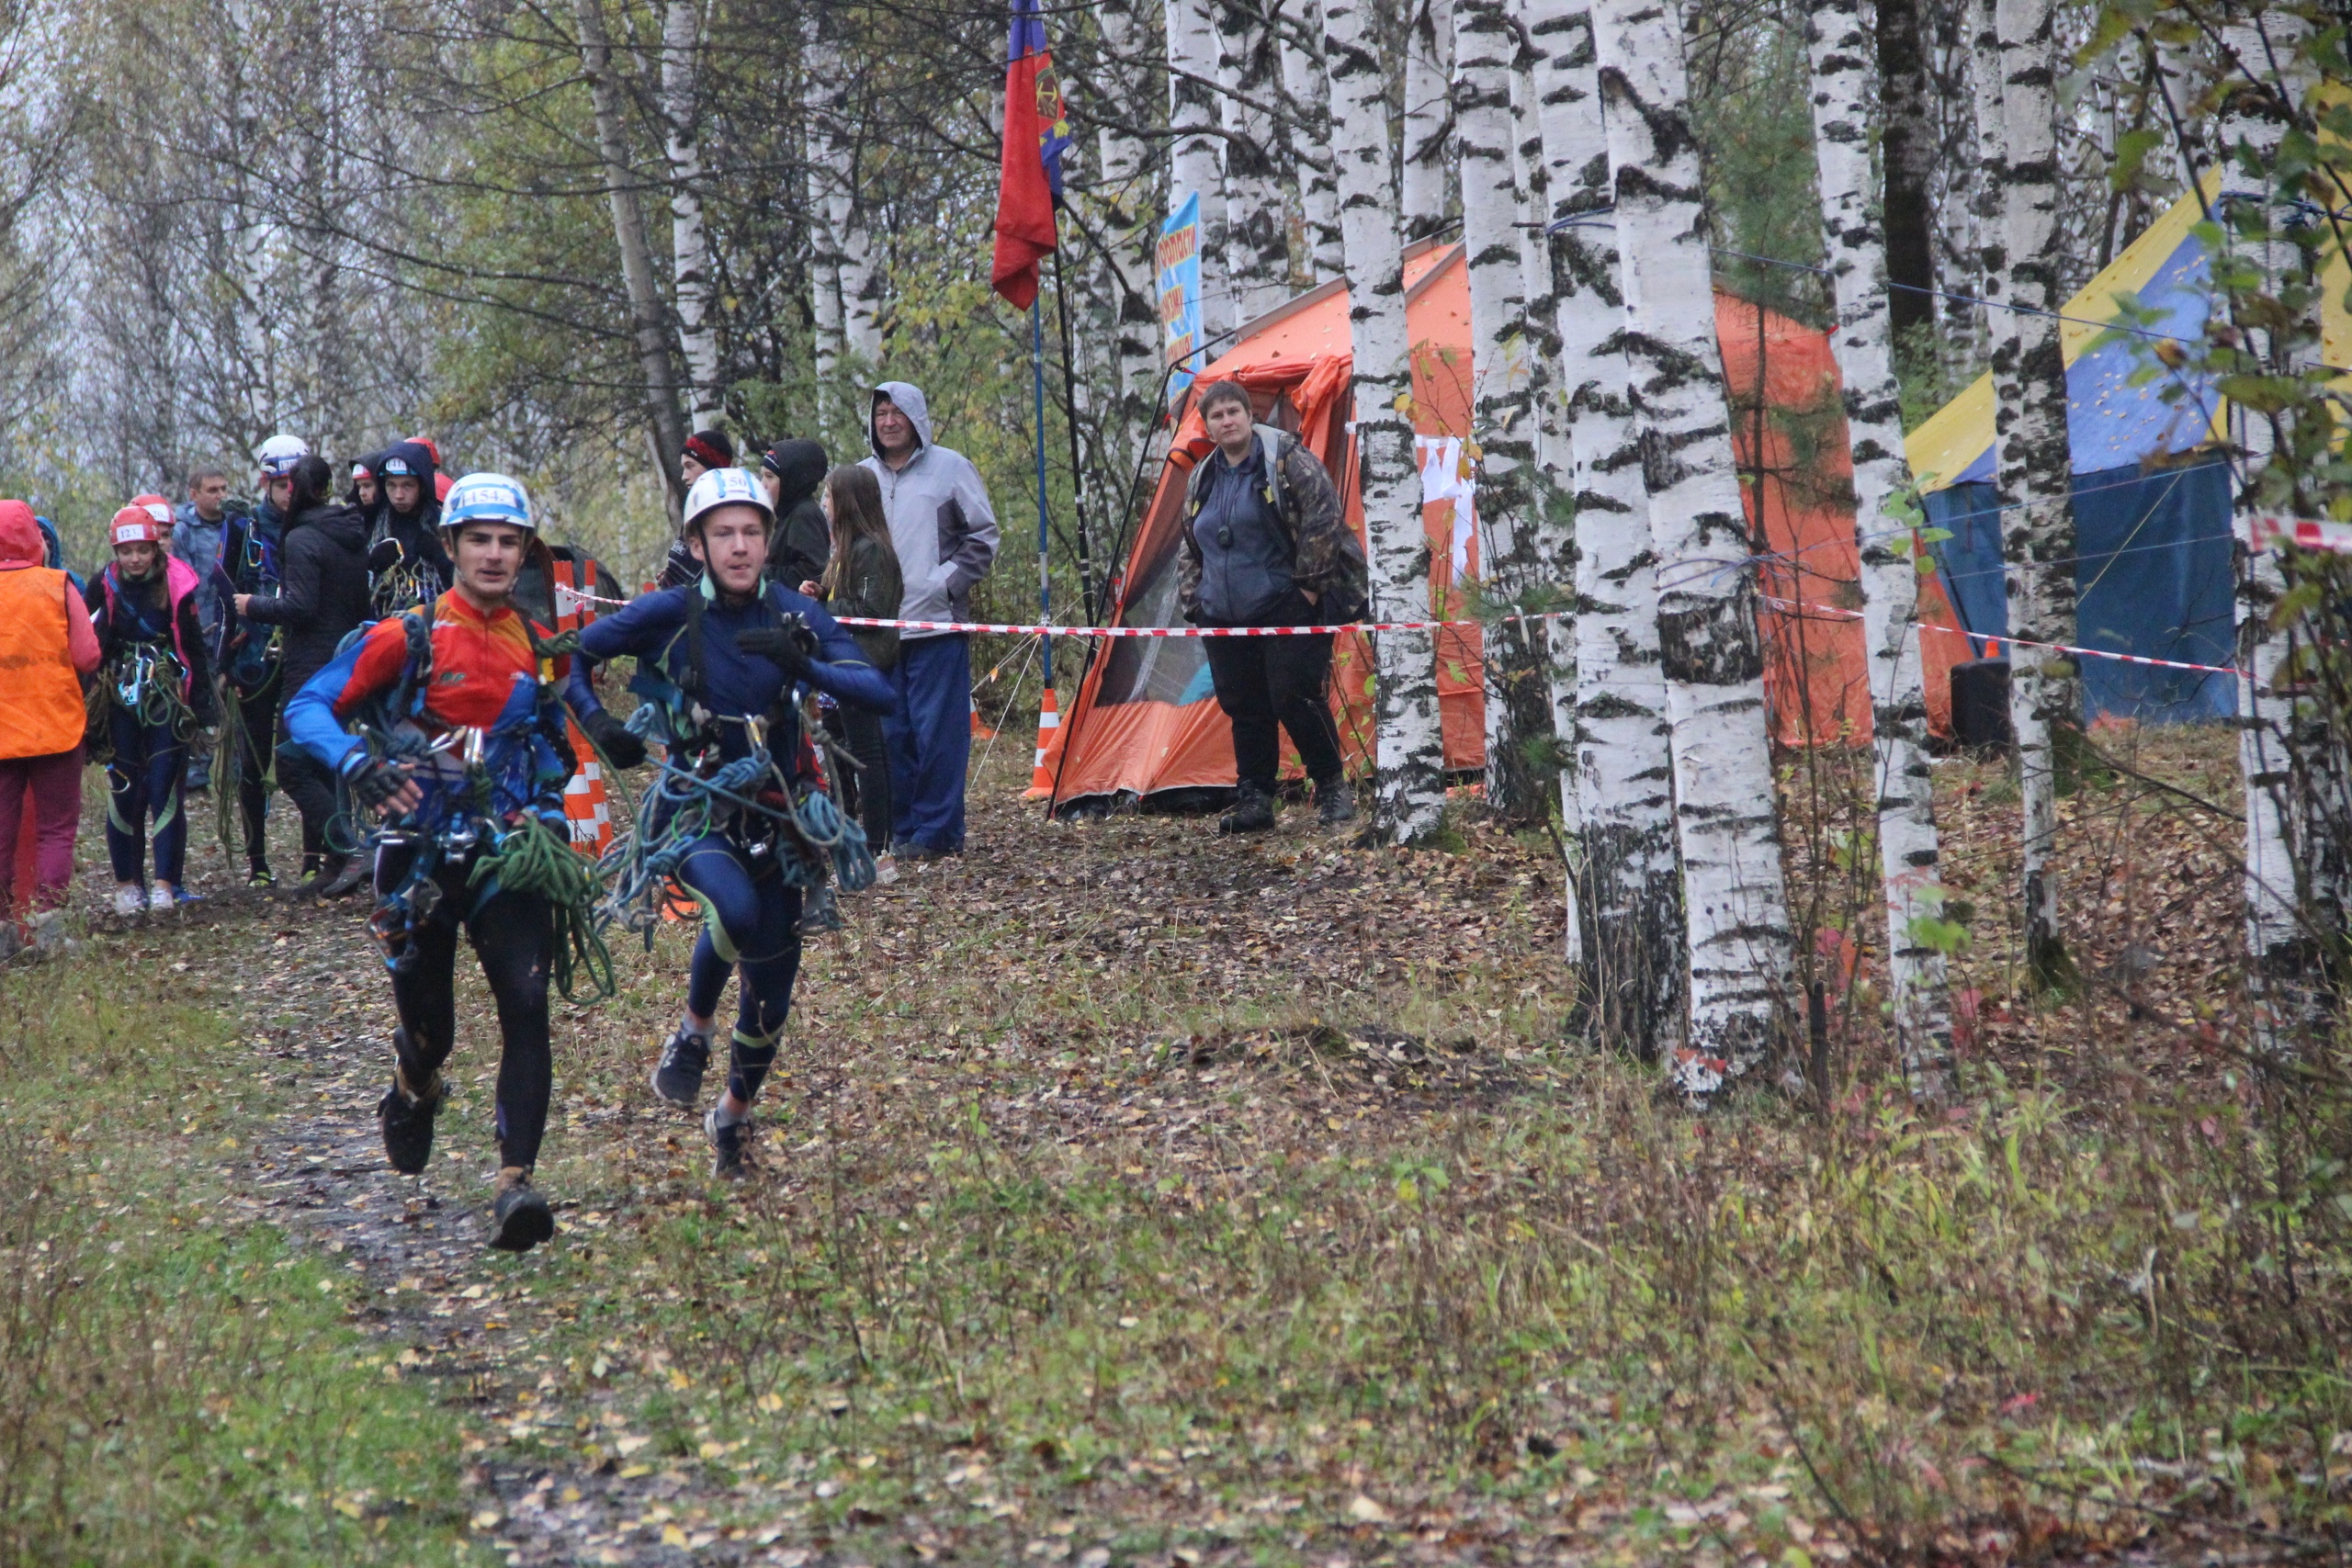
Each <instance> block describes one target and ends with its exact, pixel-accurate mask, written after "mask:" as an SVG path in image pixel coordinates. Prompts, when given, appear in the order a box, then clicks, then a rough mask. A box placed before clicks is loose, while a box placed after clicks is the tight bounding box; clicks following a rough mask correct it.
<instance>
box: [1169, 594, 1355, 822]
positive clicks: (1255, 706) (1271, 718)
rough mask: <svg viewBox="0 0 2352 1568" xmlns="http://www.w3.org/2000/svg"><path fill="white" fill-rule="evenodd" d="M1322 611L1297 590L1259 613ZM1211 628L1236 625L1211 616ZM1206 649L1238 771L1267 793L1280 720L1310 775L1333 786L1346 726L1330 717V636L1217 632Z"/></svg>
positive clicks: (1304, 621)
mask: <svg viewBox="0 0 2352 1568" xmlns="http://www.w3.org/2000/svg"><path fill="white" fill-rule="evenodd" d="M1316 620H1317V616H1316V614H1315V607H1314V606H1313V605H1312V604H1308V603H1307V602H1306V599H1305V598H1304V597H1302V596H1301V595H1300V594H1299V593H1298V592H1297V591H1296V590H1293V591H1292V592H1290V593H1289V594H1287V595H1286V596H1284V597H1283V600H1282V601H1281V602H1280V603H1279V604H1276V605H1275V606H1274V607H1273V608H1272V609H1271V610H1269V611H1267V612H1266V613H1265V614H1264V615H1261V616H1259V617H1258V618H1257V619H1256V620H1255V621H1253V622H1251V623H1250V624H1251V625H1254V626H1313V625H1315V624H1316ZM1205 624H1206V625H1209V626H1231V625H1234V624H1235V623H1233V622H1230V621H1209V622H1206V623H1205ZM1201 647H1202V648H1203V649H1204V650H1205V651H1206V652H1207V654H1208V660H1209V679H1210V681H1211V682H1214V683H1215V685H1216V705H1217V706H1219V707H1221V708H1223V709H1224V710H1225V716H1226V717H1227V719H1229V720H1231V721H1232V724H1233V762H1234V771H1235V773H1238V775H1239V780H1240V782H1241V783H1242V784H1255V785H1257V786H1258V788H1259V789H1261V790H1262V791H1264V792H1265V793H1266V794H1268V795H1272V793H1273V791H1274V774H1275V771H1276V769H1277V768H1278V767H1279V766H1280V765H1281V762H1282V747H1281V743H1280V739H1281V738H1280V737H1279V736H1277V735H1276V734H1275V732H1274V731H1275V728H1276V727H1277V726H1280V727H1281V728H1283V729H1284V730H1287V731H1289V733H1290V743H1291V744H1292V745H1294V746H1295V747H1297V748H1298V755H1299V760H1300V761H1303V762H1305V763H1306V776H1307V777H1308V778H1310V779H1312V780H1314V781H1315V782H1316V783H1317V784H1328V783H1329V782H1330V781H1331V780H1334V779H1336V778H1338V777H1339V776H1340V772H1341V764H1340V731H1339V728H1338V727H1337V726H1336V725H1334V724H1333V723H1332V722H1331V705H1330V701H1329V686H1330V683H1331V634H1330V633H1329V632H1325V633H1322V634H1321V635H1319V636H1316V637H1208V638H1204V640H1203V642H1202V644H1201Z"/></svg>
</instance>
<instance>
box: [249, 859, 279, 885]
mask: <svg viewBox="0 0 2352 1568" xmlns="http://www.w3.org/2000/svg"><path fill="white" fill-rule="evenodd" d="M245 886H248V887H275V886H277V873H276V872H274V871H272V870H270V869H269V863H268V862H267V861H255V862H254V866H253V870H252V871H250V872H248V873H247V874H246V875H245Z"/></svg>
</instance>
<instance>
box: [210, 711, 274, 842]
mask: <svg viewBox="0 0 2352 1568" xmlns="http://www.w3.org/2000/svg"><path fill="white" fill-rule="evenodd" d="M279 691H280V685H279V682H278V678H277V671H271V672H270V676H269V679H268V680H266V681H265V682H262V683H261V687H260V689H259V690H257V691H255V692H253V693H251V694H243V693H238V692H234V691H232V693H231V694H230V695H231V698H232V701H233V702H234V704H235V711H233V712H232V713H231V714H230V716H229V724H230V726H232V727H233V729H232V733H230V734H227V735H224V736H222V737H221V739H220V743H221V744H222V745H224V746H234V747H236V748H237V750H238V753H239V755H238V763H239V772H238V774H237V815H238V817H239V818H241V819H243V823H244V828H245V859H246V860H247V861H248V862H250V863H252V865H253V867H254V870H256V871H258V870H260V869H261V868H262V867H263V866H265V865H266V864H268V863H269V815H268V814H269V777H268V774H269V770H270V763H271V760H272V757H273V755H274V753H275V752H276V751H277V698H278V693H279Z"/></svg>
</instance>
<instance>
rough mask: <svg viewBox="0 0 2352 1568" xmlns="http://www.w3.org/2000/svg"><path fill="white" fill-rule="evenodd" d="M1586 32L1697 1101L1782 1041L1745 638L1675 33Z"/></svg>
mask: <svg viewBox="0 0 2352 1568" xmlns="http://www.w3.org/2000/svg"><path fill="white" fill-rule="evenodd" d="M1592 28H1593V38H1594V43H1595V45H1596V49H1597V51H1598V54H1599V57H1600V90H1601V94H1602V96H1603V99H1604V101H1605V103H1606V104H1607V106H1608V118H1607V122H1606V123H1607V130H1608V138H1609V163H1610V169H1611V175H1612V177H1613V179H1614V182H1615V186H1616V193H1617V204H1616V206H1617V243H1618V250H1619V254H1620V256H1621V258H1622V261H1623V288H1624V294H1625V327H1626V333H1625V352H1626V354H1627V356H1628V357H1629V358H1630V359H1631V360H1632V361H1633V372H1634V417H1635V420H1636V427H1637V431H1638V435H1639V443H1640V450H1641V459H1642V477H1643V483H1644V486H1645V489H1646V490H1647V491H1648V494H1649V523H1650V539H1651V544H1652V547H1654V548H1655V549H1656V550H1657V557H1658V563H1659V564H1658V649H1659V656H1660V660H1661V661H1662V663H1663V665H1664V667H1665V671H1666V677H1667V700H1668V716H1669V718H1670V719H1671V721H1672V723H1673V727H1674V780H1675V804H1676V821H1677V824H1678V826H1679V837H1680V844H1681V852H1682V883H1683V919H1684V921H1685V923H1686V928H1687V931H1688V933H1689V934H1688V945H1687V947H1686V950H1685V951H1686V954H1687V956H1688V959H1689V963H1690V987H1691V988H1690V1032H1689V1034H1688V1036H1687V1038H1686V1039H1685V1041H1684V1043H1683V1045H1682V1047H1681V1049H1680V1050H1679V1052H1678V1053H1677V1054H1676V1061H1675V1063H1674V1066H1673V1079H1674V1083H1675V1085H1676V1087H1677V1088H1678V1089H1680V1090H1681V1091H1682V1092H1684V1093H1685V1094H1688V1095H1691V1096H1697V1097H1703V1096H1706V1095H1709V1094H1712V1093H1713V1091H1714V1090H1716V1089H1719V1088H1721V1087H1722V1086H1723V1085H1724V1083H1725V1082H1727V1081H1730V1080H1733V1079H1737V1078H1741V1077H1747V1076H1748V1075H1750V1074H1752V1073H1757V1072H1760V1071H1762V1070H1764V1069H1765V1068H1766V1066H1767V1065H1768V1064H1769V1063H1770V1061H1771V1059H1772V1057H1773V1056H1774V1055H1776V1054H1777V1053H1778V1052H1779V1051H1780V1050H1781V1047H1782V1045H1783V1043H1784V1040H1785V1035H1786V1018H1787V1008H1788V1003H1789V1001H1790V990H1789V987H1790V958H1791V946H1792V935H1791V932H1790V930H1789V904H1788V894H1787V888H1786V885H1785V882H1784V879H1783V876H1782V873H1781V841H1780V824H1779V822H1778V820H1777V818H1776V816H1775V813H1774V809H1773V793H1772V753H1771V741H1770V734H1769V731H1768V728H1767V724H1766V716H1765V708H1764V645H1763V639H1762V637H1761V635H1760V633H1759V631H1758V626H1757V621H1756V577H1755V573H1754V571H1753V570H1751V567H1750V549H1749V544H1748V536H1747V523H1746V520H1745V517H1744V515H1743V513H1742V506H1741V498H1740V491H1739V477H1738V472H1737V469H1736V465H1735V462H1734V459H1733V456H1732V446H1731V427H1730V422H1729V409H1728V405H1727V403H1726V402H1725V400H1724V383H1723V367H1722V359H1721V351H1720V348H1719V347H1718V345H1717V344H1716V342H1715V312H1714V290H1713V275H1712V269H1711V266H1710V256H1709V249H1708V232H1707V221H1706V214H1705V210H1704V207H1703V200H1702V194H1701V186H1700V179H1701V175H1700V167H1699V148H1698V142H1697V141H1696V139H1695V138H1694V137H1693V136H1692V134H1691V123H1690V78H1689V75H1688V73H1687V72H1686V71H1685V69H1684V65H1683V57H1682V37H1681V30H1680V28H1679V23H1678V19H1677V17H1676V13H1675V11H1674V9H1673V8H1672V7H1670V6H1661V5H1659V4H1657V0H1597V3H1596V4H1595V5H1594V6H1593V7H1592Z"/></svg>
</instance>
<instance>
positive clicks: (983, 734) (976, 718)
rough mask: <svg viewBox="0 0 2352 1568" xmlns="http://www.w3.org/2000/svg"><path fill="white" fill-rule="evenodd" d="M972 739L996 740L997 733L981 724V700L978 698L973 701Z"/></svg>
mask: <svg viewBox="0 0 2352 1568" xmlns="http://www.w3.org/2000/svg"><path fill="white" fill-rule="evenodd" d="M972 739H975V740H993V739H996V731H995V730H993V729H990V728H989V727H988V726H987V725H985V724H983V723H982V722H980V700H979V699H978V697H974V698H973V699H972Z"/></svg>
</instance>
